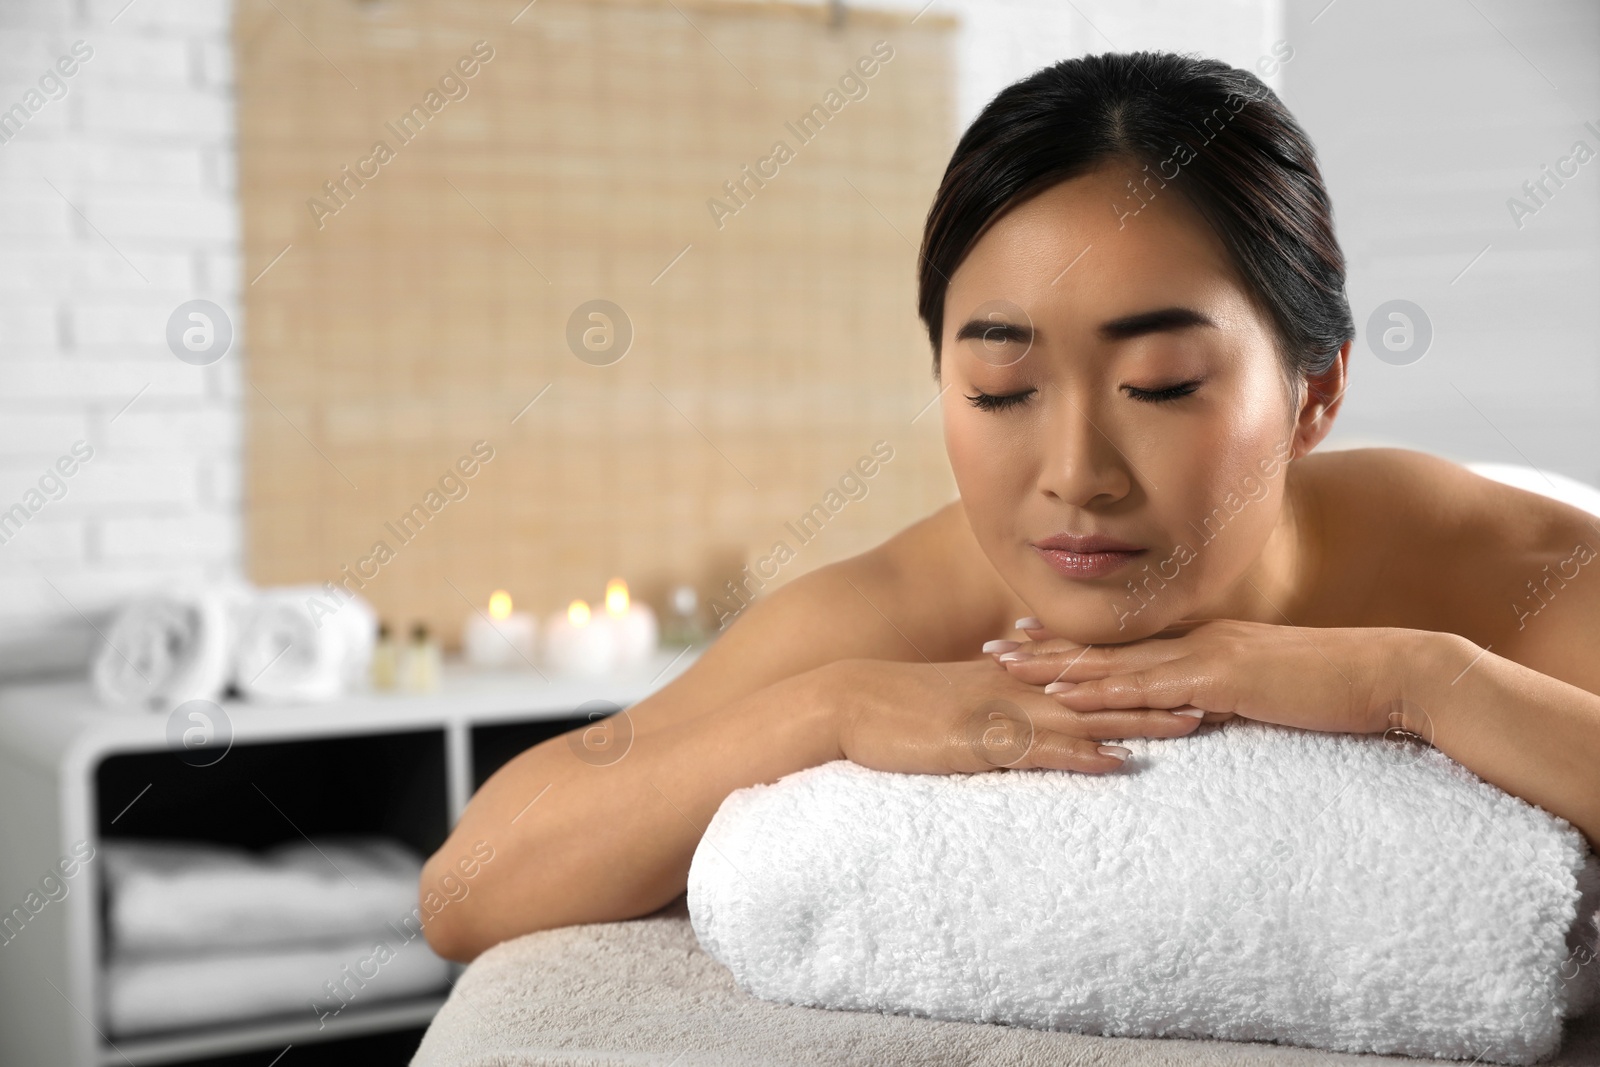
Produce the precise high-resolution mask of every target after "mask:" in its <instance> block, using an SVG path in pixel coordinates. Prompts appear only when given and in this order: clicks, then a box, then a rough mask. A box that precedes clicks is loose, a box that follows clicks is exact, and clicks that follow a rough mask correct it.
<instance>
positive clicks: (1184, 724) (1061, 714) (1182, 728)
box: [1031, 704, 1205, 741]
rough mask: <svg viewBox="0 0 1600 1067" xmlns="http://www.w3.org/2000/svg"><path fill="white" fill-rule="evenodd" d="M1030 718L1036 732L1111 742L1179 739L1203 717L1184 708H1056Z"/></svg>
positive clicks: (1188, 708) (1197, 725) (1193, 729)
mask: <svg viewBox="0 0 1600 1067" xmlns="http://www.w3.org/2000/svg"><path fill="white" fill-rule="evenodd" d="M1197 713H1198V714H1197ZM1031 714H1032V718H1033V721H1034V724H1035V728H1036V729H1041V730H1048V731H1050V732H1052V733H1062V734H1069V735H1071V736H1073V737H1081V738H1084V739H1085V740H1089V741H1114V740H1116V739H1117V738H1121V737H1182V736H1184V735H1185V734H1191V733H1193V732H1194V731H1195V729H1196V728H1197V727H1199V725H1200V723H1201V721H1202V720H1203V717H1204V715H1205V713H1204V712H1203V711H1201V710H1200V709H1199V708H1193V707H1188V706H1187V705H1185V706H1183V707H1178V708H1172V709H1170V710H1168V709H1156V708H1140V709H1138V710H1134V709H1125V710H1117V711H1079V710H1077V709H1076V708H1067V707H1062V706H1060V705H1059V704H1058V705H1057V706H1056V708H1055V709H1054V710H1053V711H1043V712H1036V713H1031Z"/></svg>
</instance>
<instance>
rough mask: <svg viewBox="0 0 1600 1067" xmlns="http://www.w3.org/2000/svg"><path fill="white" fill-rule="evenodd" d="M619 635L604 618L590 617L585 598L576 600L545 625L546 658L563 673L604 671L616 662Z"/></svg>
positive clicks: (552, 666)
mask: <svg viewBox="0 0 1600 1067" xmlns="http://www.w3.org/2000/svg"><path fill="white" fill-rule="evenodd" d="M616 653H617V642H616V635H615V633H614V632H613V631H612V629H611V627H610V626H609V625H607V624H606V622H605V620H604V619H594V618H592V617H591V614H590V611H589V605H588V603H587V602H586V601H582V600H574V601H573V602H572V603H571V604H569V605H567V613H566V614H565V615H561V614H556V615H552V616H551V617H550V621H549V622H548V623H547V624H546V626H545V634H544V661H545V664H546V665H547V666H549V667H550V668H551V669H553V670H555V671H557V672H558V673H561V674H587V675H594V674H604V673H606V672H607V671H609V670H611V669H612V667H614V666H615V665H616V659H617V655H616Z"/></svg>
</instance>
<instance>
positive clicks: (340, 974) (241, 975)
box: [106, 931, 450, 1037]
mask: <svg viewBox="0 0 1600 1067" xmlns="http://www.w3.org/2000/svg"><path fill="white" fill-rule="evenodd" d="M449 976H450V965H449V963H447V962H446V961H444V960H442V959H440V958H439V957H438V956H436V955H434V953H433V950H432V949H431V948H429V947H428V943H427V941H426V940H425V939H424V938H423V936H422V935H421V934H417V933H411V932H409V931H393V932H390V933H389V934H388V935H387V936H386V937H372V938H368V939H365V940H362V939H358V938H349V939H346V940H345V941H343V942H340V943H338V944H333V945H328V946H306V945H295V946H286V947H280V948H272V949H253V950H235V951H232V952H224V953H216V954H210V955H196V956H140V957H127V958H118V957H113V958H112V959H111V960H110V962H109V964H108V966H107V967H106V1016H107V1022H108V1023H109V1028H110V1030H111V1034H112V1035H113V1036H114V1037H127V1036H131V1035H134V1034H148V1033H154V1032H157V1031H161V1030H177V1029H187V1028H191V1027H198V1026H211V1025H216V1024H218V1023H225V1022H233V1021H236V1020H239V1019H249V1018H260V1017H262V1016H270V1015H287V1016H290V1017H291V1018H294V1019H298V1020H301V1021H305V1022H309V1021H310V1020H311V1019H312V1018H316V1019H317V1020H318V1021H319V1024H320V1025H319V1026H318V1029H321V1027H322V1025H326V1023H327V1022H329V1021H330V1020H331V1019H332V1018H333V1017H337V1016H338V1015H339V1014H341V1013H342V1012H343V1011H344V1010H345V1008H350V1009H351V1010H352V1011H359V1010H361V1009H362V1008H363V1007H365V1006H367V1005H371V1004H379V1003H382V1002H383V1001H386V1000H394V999H396V998H399V997H407V996H420V995H422V994H424V993H432V992H434V991H436V990H441V989H443V988H444V986H445V984H446V982H448V980H449Z"/></svg>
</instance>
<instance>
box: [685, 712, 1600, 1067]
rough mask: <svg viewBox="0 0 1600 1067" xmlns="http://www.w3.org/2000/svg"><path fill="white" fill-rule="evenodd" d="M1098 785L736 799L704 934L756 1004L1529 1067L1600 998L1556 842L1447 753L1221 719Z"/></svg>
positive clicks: (1591, 892) (892, 782)
mask: <svg viewBox="0 0 1600 1067" xmlns="http://www.w3.org/2000/svg"><path fill="white" fill-rule="evenodd" d="M1121 743H1122V744H1123V745H1125V746H1127V747H1128V748H1131V749H1132V750H1133V754H1132V755H1131V756H1130V757H1129V758H1128V761H1127V764H1126V765H1125V766H1124V767H1123V768H1122V769H1121V770H1119V771H1117V772H1114V773H1111V774H1104V775H1099V774H1094V775H1090V774H1074V773H1072V772H1070V771H1050V770H1003V771H991V772H987V773H982V774H974V775H959V774H958V775H949V776H944V775H913V774H892V773H888V772H881V771H875V770H870V769H867V768H864V767H861V766H859V765H857V764H854V763H851V762H848V761H844V760H839V761H835V762H832V763H828V764H824V765H822V766H819V767H812V768H808V769H807V770H803V771H800V772H797V773H795V774H790V775H787V776H785V777H784V778H782V779H780V780H779V781H778V782H776V783H775V784H772V785H764V786H753V787H750V788H746V789H740V790H737V791H735V792H734V793H732V794H730V795H729V796H728V797H727V798H726V799H725V800H724V801H723V803H722V805H721V807H720V808H719V809H718V810H717V813H716V815H715V816H714V817H713V818H712V820H711V823H710V825H709V827H708V828H707V830H706V832H705V835H704V836H703V837H702V838H701V840H700V843H699V846H698V847H697V848H696V850H695V853H694V858H693V861H692V864H691V866H690V869H689V878H688V905H689V914H690V918H691V920H692V922H693V926H694V930H695V934H696V936H697V937H698V938H699V940H700V943H701V944H702V945H703V946H704V947H705V949H706V951H707V952H708V953H709V954H710V955H711V956H713V957H714V958H716V959H717V960H719V961H721V962H722V963H723V964H724V965H726V966H727V967H728V968H729V969H730V970H731V971H732V972H733V977H734V980H735V981H736V982H737V983H738V984H739V985H740V986H741V987H742V988H744V989H745V990H747V991H748V992H750V993H753V994H754V995H756V996H758V997H763V998H766V999H768V1000H776V1001H783V1002H787V1003H793V1004H804V1005H812V1006H817V1007H825V1008H836V1009H850V1010H857V1011H887V1012H899V1013H906V1014H912V1015H922V1016H931V1017H933V1018H939V1019H955V1020H963V1021H970V1022H996V1023H1005V1024H1011V1025H1022V1026H1030V1027H1035V1028H1038V1029H1045V1030H1074V1031H1079V1032H1088V1033H1095V1034H1103V1035H1107V1036H1121V1037H1128V1036H1140V1037H1216V1038H1224V1039H1229V1040H1235V1041H1278V1042H1284V1043H1289V1044H1295V1045H1309V1046H1313V1047H1320V1048H1328V1049H1338V1050H1342V1051H1348V1052H1380V1053H1396V1052H1398V1053H1405V1054H1408V1055H1413V1056H1430V1057H1454V1058H1461V1059H1472V1058H1474V1057H1477V1058H1479V1060H1480V1062H1483V1061H1487V1062H1497V1063H1518V1064H1521V1063H1533V1062H1536V1061H1537V1060H1538V1059H1540V1058H1541V1057H1544V1056H1548V1055H1549V1054H1550V1053H1552V1052H1553V1051H1555V1049H1556V1048H1557V1046H1558V1045H1559V1044H1560V1040H1561V1031H1562V1021H1563V1018H1564V1017H1566V1016H1569V1015H1575V1014H1579V1013H1581V1012H1582V1011H1584V1010H1585V1009H1586V1008H1588V1007H1589V1006H1590V1005H1592V1004H1593V1003H1594V1000H1595V996H1596V976H1597V974H1600V960H1597V959H1595V950H1596V945H1595V938H1596V933H1597V930H1596V925H1595V922H1596V908H1597V907H1600V899H1597V897H1600V878H1597V877H1596V874H1597V870H1596V867H1597V864H1596V860H1595V858H1594V857H1593V856H1592V855H1590V852H1589V847H1588V844H1587V842H1586V841H1585V839H1584V837H1583V835H1582V834H1580V833H1579V832H1578V831H1577V830H1576V829H1575V828H1574V827H1573V826H1572V825H1571V824H1569V823H1568V822H1566V821H1565V820H1563V819H1560V818H1557V817H1555V816H1553V815H1551V814H1549V813H1548V812H1545V811H1544V810H1542V809H1540V808H1536V807H1534V806H1533V805H1531V804H1528V803H1526V802H1524V801H1522V800H1521V799H1519V798H1517V797H1514V796H1512V795H1510V794H1508V793H1505V792H1503V791H1502V790H1500V789H1498V788H1496V787H1495V786H1493V785H1491V784H1489V783H1487V782H1484V781H1483V780H1482V779H1480V778H1478V777H1477V776H1476V775H1474V774H1473V773H1472V772H1471V771H1469V770H1467V769H1466V768H1465V767H1463V766H1461V765H1460V764H1459V763H1456V762H1455V761H1454V760H1451V759H1450V758H1449V757H1448V756H1446V755H1444V754H1443V753H1442V752H1439V751H1438V750H1437V749H1433V748H1429V747H1426V746H1421V745H1417V744H1415V743H1411V742H1403V741H1397V740H1388V739H1385V738H1382V737H1376V736H1373V737H1364V736H1354V735H1348V734H1327V733H1314V732H1310V731H1303V730H1294V729H1290V728H1287V727H1281V726H1275V725H1271V724H1267V723H1262V722H1257V721H1253V720H1234V721H1231V722H1228V723H1222V724H1216V725H1213V726H1202V727H1201V728H1200V730H1199V731H1198V732H1196V733H1194V734H1191V735H1189V736H1187V737H1180V738H1164V739H1149V738H1129V739H1126V740H1124V741H1122V742H1121Z"/></svg>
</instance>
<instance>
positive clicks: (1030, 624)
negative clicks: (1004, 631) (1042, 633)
mask: <svg viewBox="0 0 1600 1067" xmlns="http://www.w3.org/2000/svg"><path fill="white" fill-rule="evenodd" d="M1017 629H1019V630H1042V629H1044V623H1042V622H1040V621H1039V620H1038V619H1036V618H1034V617H1033V616H1032V615H1027V616H1024V617H1023V618H1020V619H1018V620H1017Z"/></svg>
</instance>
